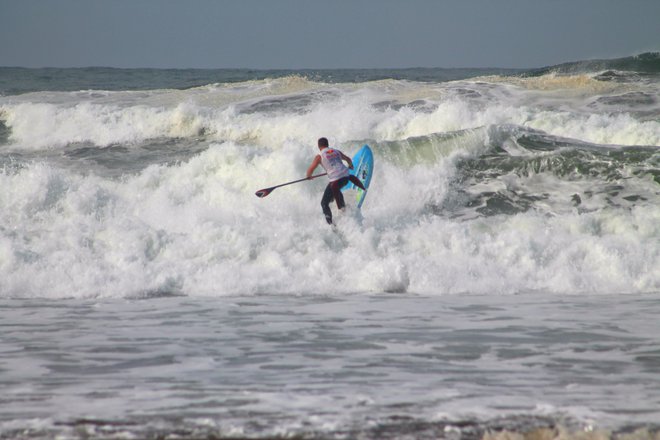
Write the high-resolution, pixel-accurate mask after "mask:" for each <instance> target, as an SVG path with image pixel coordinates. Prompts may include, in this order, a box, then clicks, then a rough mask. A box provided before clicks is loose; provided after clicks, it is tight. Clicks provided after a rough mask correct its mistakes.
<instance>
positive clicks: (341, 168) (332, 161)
mask: <svg viewBox="0 0 660 440" xmlns="http://www.w3.org/2000/svg"><path fill="white" fill-rule="evenodd" d="M320 156H321V165H323V168H325V170H326V171H327V172H328V178H329V179H330V182H334V181H335V180H339V179H341V178H342V177H346V176H348V175H349V170H348V167H347V166H346V165H344V162H342V160H341V154H340V153H339V150H333V149H332V148H324V149H323V150H321V153H320Z"/></svg>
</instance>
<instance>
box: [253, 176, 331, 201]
mask: <svg viewBox="0 0 660 440" xmlns="http://www.w3.org/2000/svg"><path fill="white" fill-rule="evenodd" d="M327 174H328V173H323V174H317V175H315V176H311V177H309V178H307V177H305V178H304V179H298V180H293V181H291V182H286V183H281V184H279V185H275V186H271V187H270V188H264V189H260V190H259V191H257V192H256V193H255V195H256V196H257V197H260V198H263V197H266V196H267V195H268V194H270V193H271V192H272V191H273V190H274V189H276V188H280V187H283V186H287V185H293V184H294V183H298V182H303V181H305V180H310V179H315V178H317V177H321V176H325V175H327Z"/></svg>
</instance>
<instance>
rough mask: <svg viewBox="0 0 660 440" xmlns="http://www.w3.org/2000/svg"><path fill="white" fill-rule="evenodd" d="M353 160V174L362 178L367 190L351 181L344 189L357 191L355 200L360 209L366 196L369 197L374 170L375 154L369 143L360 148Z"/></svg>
mask: <svg viewBox="0 0 660 440" xmlns="http://www.w3.org/2000/svg"><path fill="white" fill-rule="evenodd" d="M352 160H353V169H352V170H351V174H352V175H354V176H356V177H357V178H358V179H360V181H361V182H362V184H363V185H364V187H365V188H366V190H365V191H363V190H362V189H361V188H358V187H357V186H355V185H354V184H353V183H351V182H349V183H347V184H346V186H344V187H343V188H342V190H346V189H354V190H356V191H357V194H356V196H355V200H356V202H357V207H358V209H360V208H361V207H362V204H363V203H364V199H365V197H367V191H368V190H369V184H370V183H371V176H372V174H373V172H374V155H373V152H372V151H371V148H369V145H364V146H363V147H362V148H360V149H359V150H358V152H357V153H355V156H353V159H352Z"/></svg>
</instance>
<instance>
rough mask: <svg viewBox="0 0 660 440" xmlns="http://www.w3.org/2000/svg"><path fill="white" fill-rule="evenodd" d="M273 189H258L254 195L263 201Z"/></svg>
mask: <svg viewBox="0 0 660 440" xmlns="http://www.w3.org/2000/svg"><path fill="white" fill-rule="evenodd" d="M274 189H275V188H265V189H260V190H259V191H257V192H256V193H254V195H255V196H257V197H259V198H260V199H263V198H264V197H266V196H267V195H268V194H270V193H271V192H272V191H273V190H274Z"/></svg>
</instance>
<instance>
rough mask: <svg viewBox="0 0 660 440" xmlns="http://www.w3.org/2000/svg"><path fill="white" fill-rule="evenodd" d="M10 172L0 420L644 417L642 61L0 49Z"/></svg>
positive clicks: (499, 426) (586, 425)
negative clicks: (250, 64) (131, 57)
mask: <svg viewBox="0 0 660 440" xmlns="http://www.w3.org/2000/svg"><path fill="white" fill-rule="evenodd" d="M322 136H324V137H327V138H328V139H329V140H330V144H331V145H332V146H334V147H336V148H339V149H341V150H342V151H343V152H345V153H346V154H347V155H352V154H354V153H355V152H356V151H357V150H358V149H359V148H360V147H361V146H362V145H364V144H368V145H370V146H371V148H372V149H373V152H374V157H375V172H374V175H373V180H372V182H371V187H370V189H369V193H368V196H367V198H366V201H365V203H364V205H363V207H362V210H361V211H359V210H357V209H356V208H355V207H354V206H351V201H352V200H353V198H352V197H351V194H348V197H347V200H349V206H348V209H347V212H345V213H343V214H341V215H337V216H336V218H337V225H336V226H335V227H328V226H327V224H326V223H325V219H324V217H323V214H322V212H321V207H320V199H321V195H322V192H323V189H324V187H325V185H326V183H327V180H325V181H324V180H323V179H324V178H318V179H314V180H312V181H304V182H301V183H298V184H294V185H290V186H286V187H283V188H278V189H277V190H275V191H273V192H272V193H271V194H270V195H269V196H268V197H265V198H263V199H260V198H258V197H256V196H255V194H254V193H255V191H257V190H259V189H262V188H267V187H270V186H274V185H277V184H280V183H284V182H287V181H292V180H297V179H300V178H302V177H304V175H305V171H306V169H307V167H308V166H309V163H310V162H311V160H312V159H313V157H314V155H315V154H316V153H317V151H318V150H317V148H316V141H317V139H318V138H319V137H322ZM0 184H1V187H2V192H1V193H0V219H1V220H0V390H2V392H1V393H0V439H54V438H57V439H191V438H195V439H225V438H234V439H237V438H241V439H257V438H261V439H266V438H267V439H270V438H300V439H361V440H372V439H373V440H385V439H448V440H472V439H475V440H476V439H479V440H554V439H557V440H559V439H562V440H568V439H579V440H592V439H593V440H603V439H610V438H611V439H621V440H623V439H625V440H657V439H659V438H660V319H658V316H660V54H657V53H646V54H642V55H638V56H634V57H628V58H622V59H613V60H589V61H580V62H571V63H566V64H561V65H557V66H549V67H544V68H538V69H442V68H433V69H427V68H425V69H371V70H368V69H358V70H349V69H337V70H272V71H268V70H247V69H231V70H228V69H224V70H198V69H197V70H196V69H189V70H185V69H181V70H165V69H112V68H86V69H50V68H44V69H24V68H9V67H2V68H0ZM333 209H334V206H333Z"/></svg>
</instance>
